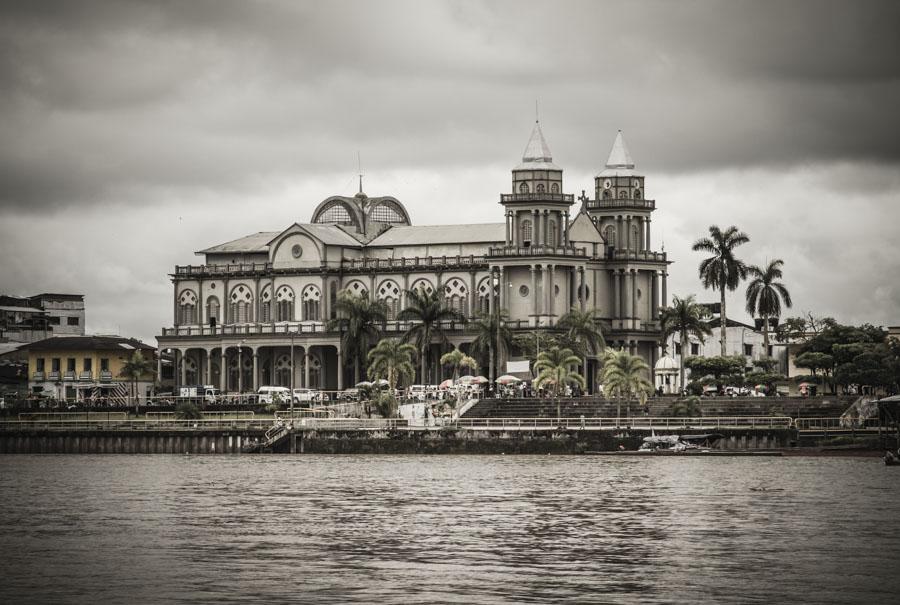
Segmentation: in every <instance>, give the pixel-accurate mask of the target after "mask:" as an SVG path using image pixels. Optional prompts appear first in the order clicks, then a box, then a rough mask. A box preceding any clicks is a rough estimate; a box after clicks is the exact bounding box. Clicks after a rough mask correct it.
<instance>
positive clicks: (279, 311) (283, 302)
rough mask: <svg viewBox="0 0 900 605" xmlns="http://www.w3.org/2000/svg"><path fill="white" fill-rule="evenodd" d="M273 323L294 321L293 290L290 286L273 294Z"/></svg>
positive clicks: (282, 287) (281, 288) (283, 287)
mask: <svg viewBox="0 0 900 605" xmlns="http://www.w3.org/2000/svg"><path fill="white" fill-rule="evenodd" d="M275 321H294V290H293V289H291V287H290V286H281V287H280V288H278V290H277V291H276V292H275Z"/></svg>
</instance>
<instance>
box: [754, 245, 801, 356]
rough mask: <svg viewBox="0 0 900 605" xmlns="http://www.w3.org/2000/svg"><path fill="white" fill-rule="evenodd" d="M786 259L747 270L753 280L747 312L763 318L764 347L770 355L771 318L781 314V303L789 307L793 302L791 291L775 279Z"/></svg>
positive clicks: (779, 276)
mask: <svg viewBox="0 0 900 605" xmlns="http://www.w3.org/2000/svg"><path fill="white" fill-rule="evenodd" d="M782 266H784V261H783V260H781V259H780V258H777V259H775V260H773V261H772V262H770V263H769V266H768V267H766V268H765V270H763V269H760V268H759V267H757V266H756V265H752V266H751V267H748V269H747V272H748V273H749V274H750V277H752V278H753V280H752V281H751V282H750V284H749V285H748V286H747V313H749V314H750V315H753V316H758V317H762V318H763V347H764V348H765V355H766V356H767V357H768V356H769V318H770V317H779V316H780V315H781V303H782V301H784V306H785V307H787V308H788V309H790V308H791V305H792V304H793V303H792V302H791V293H790V292H788V291H787V288H785V287H784V284H782V283H781V282H777V281H775V280H776V279H781V277H782V274H781V267H782Z"/></svg>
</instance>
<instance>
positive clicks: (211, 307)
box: [206, 296, 222, 325]
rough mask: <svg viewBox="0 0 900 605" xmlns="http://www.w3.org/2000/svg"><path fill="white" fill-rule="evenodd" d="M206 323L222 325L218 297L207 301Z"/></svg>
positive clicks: (212, 297)
mask: <svg viewBox="0 0 900 605" xmlns="http://www.w3.org/2000/svg"><path fill="white" fill-rule="evenodd" d="M206 321H207V322H209V325H213V324H220V323H222V321H221V318H220V317H219V299H218V297H216V296H210V297H209V298H207V299H206Z"/></svg>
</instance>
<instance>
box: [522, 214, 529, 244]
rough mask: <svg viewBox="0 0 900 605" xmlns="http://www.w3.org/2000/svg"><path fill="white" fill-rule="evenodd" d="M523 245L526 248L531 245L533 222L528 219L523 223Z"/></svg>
mask: <svg viewBox="0 0 900 605" xmlns="http://www.w3.org/2000/svg"><path fill="white" fill-rule="evenodd" d="M522 244H523V245H525V246H528V245H530V244H531V221H530V220H529V219H527V218H526V219H525V220H524V221H522Z"/></svg>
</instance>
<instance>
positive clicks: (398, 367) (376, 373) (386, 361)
mask: <svg viewBox="0 0 900 605" xmlns="http://www.w3.org/2000/svg"><path fill="white" fill-rule="evenodd" d="M415 354H416V348H415V347H414V346H412V345H411V344H405V343H402V342H400V340H399V339H397V338H382V339H381V340H379V341H378V344H377V345H375V347H374V348H373V349H372V350H371V351H369V355H368V359H369V371H368V376H369V379H371V380H378V379H384V380H387V381H388V386H389V387H390V388H391V391H393V390H394V389H395V388H397V384H398V382H404V381H411V380H412V379H413V377H414V376H415V375H416V370H415V367H414V366H413V362H412V360H413V357H414V356H415Z"/></svg>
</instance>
